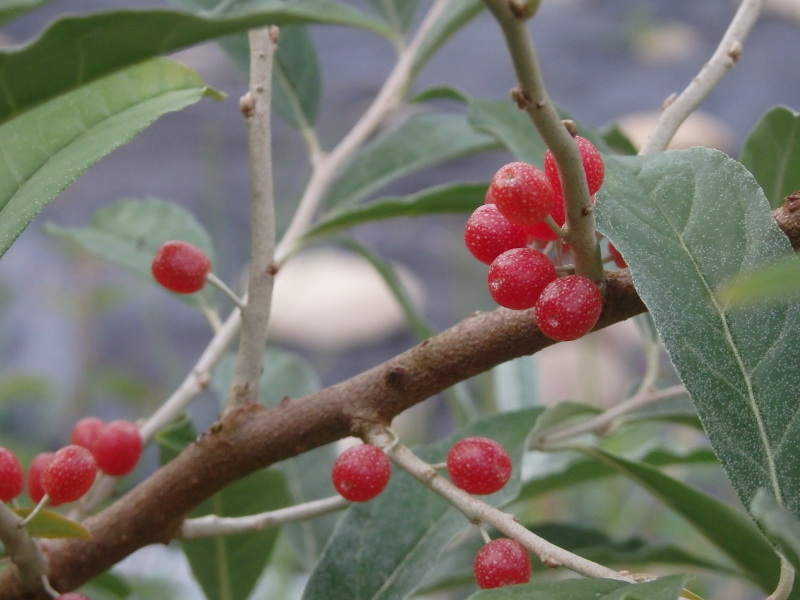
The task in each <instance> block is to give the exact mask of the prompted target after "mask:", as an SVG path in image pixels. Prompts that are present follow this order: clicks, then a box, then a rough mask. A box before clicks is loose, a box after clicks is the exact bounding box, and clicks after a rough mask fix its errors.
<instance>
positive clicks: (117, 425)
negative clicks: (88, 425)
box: [92, 419, 142, 477]
mask: <svg viewBox="0 0 800 600" xmlns="http://www.w3.org/2000/svg"><path fill="white" fill-rule="evenodd" d="M92 454H93V455H94V459H95V461H97V466H98V468H99V469H100V470H101V471H102V472H103V473H105V474H106V475H114V476H115V477H119V476H121V475H126V474H128V473H130V472H131V471H132V470H133V468H134V467H135V466H136V463H137V462H139V457H140V456H141V455H142V436H141V435H139V428H138V427H136V425H134V424H133V423H131V422H130V421H124V420H121V419H120V420H118V421H111V422H110V423H108V424H107V425H105V426H104V427H103V428H102V429H101V430H100V432H99V433H98V434H97V439H96V440H95V443H94V447H93V448H92Z"/></svg>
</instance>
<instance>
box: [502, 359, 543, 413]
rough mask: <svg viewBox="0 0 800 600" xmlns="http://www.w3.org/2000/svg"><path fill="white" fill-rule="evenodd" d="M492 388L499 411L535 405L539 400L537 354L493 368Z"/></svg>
mask: <svg viewBox="0 0 800 600" xmlns="http://www.w3.org/2000/svg"><path fill="white" fill-rule="evenodd" d="M492 388H493V390H494V398H495V402H496V403H497V408H498V411H499V412H505V411H507V410H519V409H521V408H526V407H528V406H533V405H535V404H536V403H537V402H538V401H539V398H538V389H539V385H538V377H537V368H536V355H531V356H520V357H519V358H515V359H514V360H509V361H506V362H504V363H501V364H499V365H497V366H496V367H495V368H494V369H492Z"/></svg>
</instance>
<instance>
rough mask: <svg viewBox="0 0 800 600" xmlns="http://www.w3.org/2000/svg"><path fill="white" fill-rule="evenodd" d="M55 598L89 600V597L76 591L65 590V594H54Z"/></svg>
mask: <svg viewBox="0 0 800 600" xmlns="http://www.w3.org/2000/svg"><path fill="white" fill-rule="evenodd" d="M55 600H89V598H87V597H86V596H84V595H83V594H79V593H77V592H67V593H66V594H61V595H60V596H56V598H55Z"/></svg>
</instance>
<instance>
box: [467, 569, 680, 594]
mask: <svg viewBox="0 0 800 600" xmlns="http://www.w3.org/2000/svg"><path fill="white" fill-rule="evenodd" d="M687 579H688V577H687V576H685V575H669V576H667V577H662V578H660V579H657V580H655V581H648V582H645V583H626V582H624V581H615V580H612V579H567V580H565V581H544V582H541V583H537V582H532V583H526V584H523V585H511V586H507V587H501V588H495V589H491V590H481V591H480V592H477V593H475V594H472V595H471V596H469V598H468V600H529V599H530V598H536V600H589V599H591V600H677V598H678V597H679V596H680V594H681V591H682V590H683V588H684V585H685V584H686V580H687Z"/></svg>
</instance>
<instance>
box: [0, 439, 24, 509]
mask: <svg viewBox="0 0 800 600" xmlns="http://www.w3.org/2000/svg"><path fill="white" fill-rule="evenodd" d="M24 481H25V473H24V472H23V471H22V465H21V464H19V459H18V458H17V455H16V454H14V453H13V452H12V451H11V450H9V449H8V448H3V447H0V502H11V501H12V500H13V499H14V498H16V497H17V496H19V495H20V493H21V492H22V488H23V487H24Z"/></svg>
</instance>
